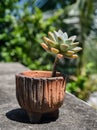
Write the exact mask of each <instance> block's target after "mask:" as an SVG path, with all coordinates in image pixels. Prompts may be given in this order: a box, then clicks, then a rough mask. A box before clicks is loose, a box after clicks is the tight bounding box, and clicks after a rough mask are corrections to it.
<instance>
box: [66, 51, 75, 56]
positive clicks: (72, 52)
mask: <svg viewBox="0 0 97 130" xmlns="http://www.w3.org/2000/svg"><path fill="white" fill-rule="evenodd" d="M73 54H74V51H67V52H66V53H65V55H67V56H69V55H73Z"/></svg>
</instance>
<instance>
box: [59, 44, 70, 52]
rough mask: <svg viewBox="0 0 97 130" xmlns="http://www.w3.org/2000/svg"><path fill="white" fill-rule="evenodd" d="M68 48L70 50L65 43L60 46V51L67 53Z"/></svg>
mask: <svg viewBox="0 0 97 130" xmlns="http://www.w3.org/2000/svg"><path fill="white" fill-rule="evenodd" d="M67 48H69V45H67V44H65V43H63V44H60V49H61V50H62V51H66V50H67Z"/></svg>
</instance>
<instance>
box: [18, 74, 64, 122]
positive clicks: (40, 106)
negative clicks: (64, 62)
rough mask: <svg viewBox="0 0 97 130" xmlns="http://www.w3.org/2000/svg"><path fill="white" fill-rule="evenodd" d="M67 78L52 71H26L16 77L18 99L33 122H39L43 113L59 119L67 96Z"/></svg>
mask: <svg viewBox="0 0 97 130" xmlns="http://www.w3.org/2000/svg"><path fill="white" fill-rule="evenodd" d="M65 87H66V81H65V78H64V77H62V76H61V74H60V73H57V76H56V77H51V72H50V71H25V72H22V73H19V74H17V75H16V97H17V100H18V103H19V105H20V106H21V108H23V109H24V110H26V112H27V114H28V116H29V119H30V121H31V122H38V121H39V120H40V119H41V116H42V114H43V113H51V115H52V116H55V118H57V117H58V108H59V107H60V106H61V105H62V104H63V100H64V96H65Z"/></svg>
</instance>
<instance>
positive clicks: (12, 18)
mask: <svg viewBox="0 0 97 130" xmlns="http://www.w3.org/2000/svg"><path fill="white" fill-rule="evenodd" d="M37 1H38V2H39V0H28V1H24V0H0V61H1V62H20V63H22V64H24V65H25V66H28V67H29V68H31V69H42V70H45V69H46V70H51V68H52V63H53V61H54V57H52V56H51V55H50V54H47V53H46V52H45V51H44V50H43V49H42V47H41V46H40V43H41V42H42V40H41V39H42V37H43V36H45V35H46V34H47V32H48V31H53V30H55V29H56V30H58V29H59V28H60V29H61V30H62V31H66V32H67V33H68V34H69V36H71V35H77V37H78V39H77V41H79V42H80V46H81V47H83V51H82V52H80V54H79V55H80V58H79V59H77V60H68V59H64V60H60V63H59V67H58V68H57V69H58V71H61V72H62V73H66V74H76V76H77V80H76V81H72V82H70V83H69V84H68V85H67V90H68V91H69V92H71V93H73V94H75V95H76V96H78V97H80V98H81V99H86V97H87V96H86V95H88V93H89V92H90V91H93V90H95V89H93V90H91V89H90V88H88V87H87V85H86V82H87V81H88V80H89V76H90V75H91V74H94V73H97V56H96V54H97V38H96V37H97V20H96V19H97V9H96V8H97V1H96V0H94V1H92V0H66V1H62V0H61V1H58V0H53V1H49V0H48V1H47V2H44V3H45V4H44V3H43V1H41V0H40V2H39V3H37ZM36 6H37V7H36ZM79 75H80V76H79ZM93 86H95V85H94V84H93Z"/></svg>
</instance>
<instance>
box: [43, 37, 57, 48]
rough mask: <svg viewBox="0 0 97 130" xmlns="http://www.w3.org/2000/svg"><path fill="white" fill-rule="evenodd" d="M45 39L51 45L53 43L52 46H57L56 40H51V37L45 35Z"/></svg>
mask: <svg viewBox="0 0 97 130" xmlns="http://www.w3.org/2000/svg"><path fill="white" fill-rule="evenodd" d="M43 40H44V41H45V42H46V43H47V44H49V45H51V46H55V42H54V41H52V40H50V39H49V38H47V37H44V38H43Z"/></svg>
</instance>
